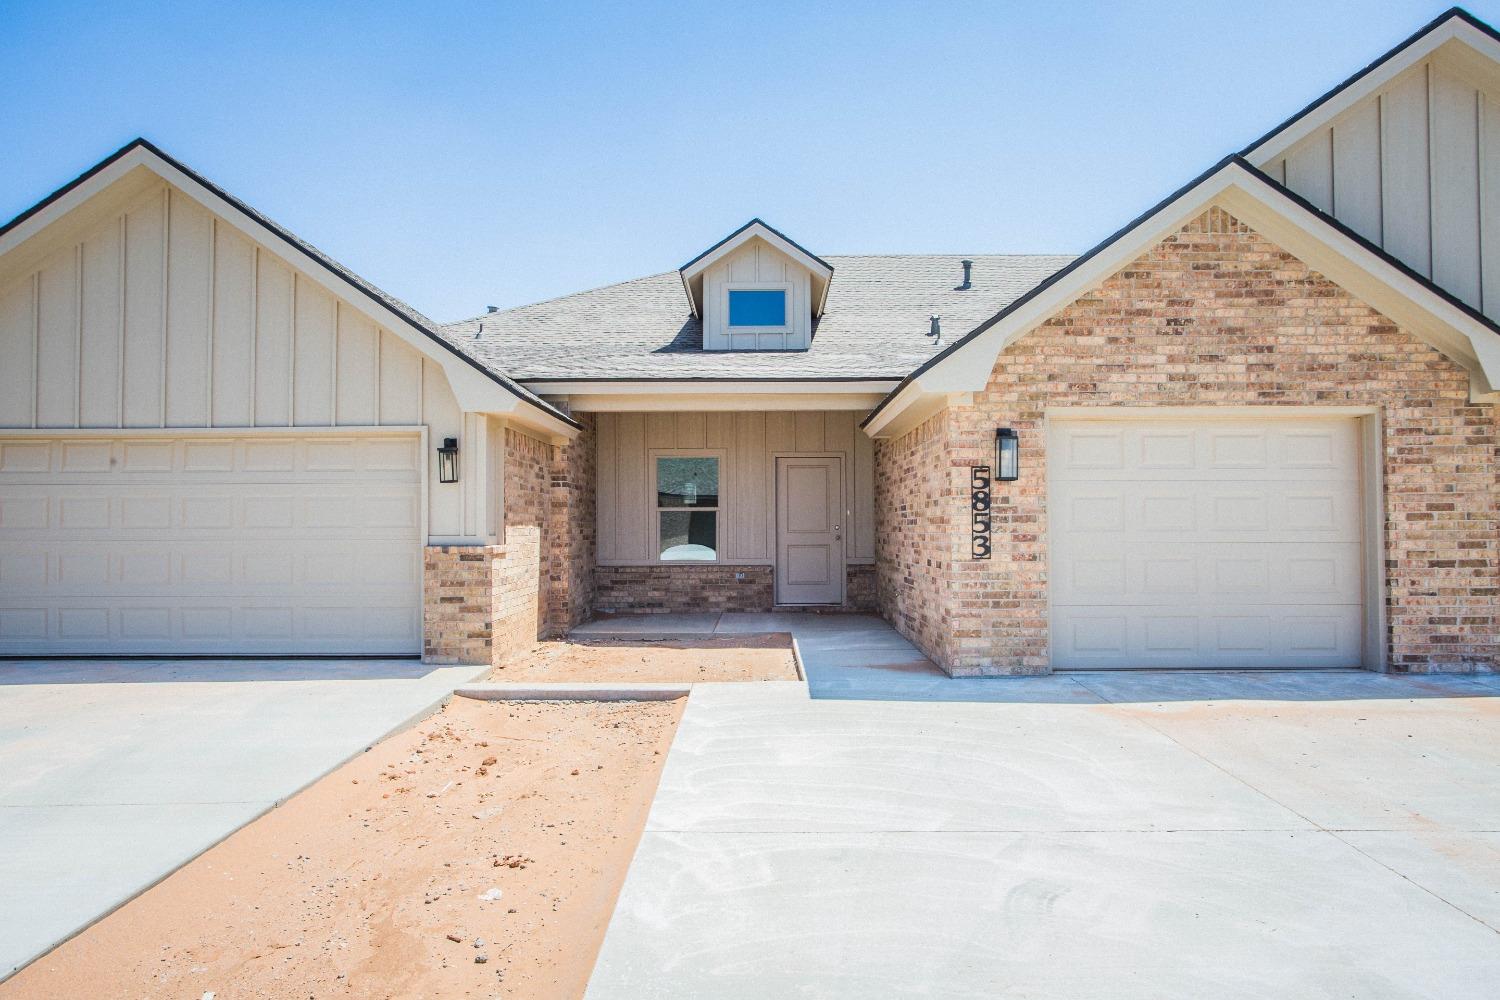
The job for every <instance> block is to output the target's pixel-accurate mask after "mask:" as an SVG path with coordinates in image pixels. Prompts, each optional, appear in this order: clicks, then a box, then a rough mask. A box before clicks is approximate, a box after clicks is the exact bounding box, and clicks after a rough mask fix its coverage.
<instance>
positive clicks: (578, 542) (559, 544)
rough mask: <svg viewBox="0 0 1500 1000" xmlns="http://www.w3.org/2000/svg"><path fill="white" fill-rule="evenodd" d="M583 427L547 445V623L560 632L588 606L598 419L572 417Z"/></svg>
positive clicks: (591, 595) (591, 590) (586, 613)
mask: <svg viewBox="0 0 1500 1000" xmlns="http://www.w3.org/2000/svg"><path fill="white" fill-rule="evenodd" d="M576 419H577V420H578V422H579V423H581V424H583V431H582V432H581V433H580V434H579V435H578V437H577V438H576V439H575V440H573V441H572V442H570V443H569V444H567V445H565V446H561V447H555V448H554V449H553V460H552V474H551V497H550V501H549V503H550V507H549V512H548V516H549V529H548V530H549V532H550V537H551V539H552V540H553V544H552V547H551V549H550V552H549V555H548V559H547V573H548V585H549V587H550V588H551V589H550V594H549V597H548V601H547V626H548V631H549V632H550V633H551V634H553V635H565V634H567V631H568V630H569V629H571V628H572V627H573V626H575V625H577V624H579V623H580V622H583V621H585V620H587V618H588V617H589V615H590V614H591V613H592V608H593V605H594V562H595V559H596V555H597V551H596V550H597V546H596V533H597V531H598V514H597V508H596V503H597V500H596V496H597V491H596V486H595V481H596V479H597V471H598V445H597V441H598V437H597V432H596V428H597V426H598V422H597V420H596V418H595V416H594V414H592V413H580V414H577V415H576Z"/></svg>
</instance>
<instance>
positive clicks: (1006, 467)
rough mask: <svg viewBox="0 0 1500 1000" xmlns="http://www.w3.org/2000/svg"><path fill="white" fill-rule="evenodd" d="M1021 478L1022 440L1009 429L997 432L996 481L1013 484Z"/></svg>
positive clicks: (1005, 428) (1001, 429) (1003, 428)
mask: <svg viewBox="0 0 1500 1000" xmlns="http://www.w3.org/2000/svg"><path fill="white" fill-rule="evenodd" d="M1020 478H1021V439H1020V438H1018V437H1016V432H1015V431H1013V430H1011V429H1010V428H1009V427H1001V428H999V429H997V430H996V431H995V479H996V481H997V482H1002V483H1013V482H1015V481H1016V480H1017V479H1020Z"/></svg>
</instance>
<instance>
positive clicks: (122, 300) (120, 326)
mask: <svg viewBox="0 0 1500 1000" xmlns="http://www.w3.org/2000/svg"><path fill="white" fill-rule="evenodd" d="M129 218H130V217H129V216H128V215H127V214H126V213H124V212H121V213H120V254H119V256H118V257H117V258H116V260H117V262H118V264H119V269H118V274H119V280H120V287H119V293H120V294H119V307H120V312H119V317H118V320H119V321H118V322H117V323H116V324H115V328H116V329H117V330H118V332H119V338H120V339H119V343H118V344H117V345H116V346H118V347H119V349H120V353H119V359H118V364H117V366H116V371H115V374H116V375H117V376H118V378H117V379H116V387H115V426H116V427H124V426H125V307H126V304H127V301H128V300H127V298H126V288H125V275H126V267H125V255H126V254H127V253H128V252H129V246H130V243H129V238H130V228H129Z"/></svg>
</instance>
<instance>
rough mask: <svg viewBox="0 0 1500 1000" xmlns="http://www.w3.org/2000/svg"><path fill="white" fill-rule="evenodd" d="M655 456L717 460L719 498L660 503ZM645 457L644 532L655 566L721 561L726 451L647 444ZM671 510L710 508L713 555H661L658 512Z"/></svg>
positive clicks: (726, 463) (727, 460)
mask: <svg viewBox="0 0 1500 1000" xmlns="http://www.w3.org/2000/svg"><path fill="white" fill-rule="evenodd" d="M658 458H712V459H716V460H717V461H718V463H719V502H718V503H717V504H715V505H714V506H712V507H662V506H661V505H660V504H659V503H658V502H657V499H656V498H657V496H658V490H657V488H656V460H657V459H658ZM646 461H647V462H648V463H649V464H650V466H651V494H650V497H651V502H650V503H649V504H648V505H647V508H646V509H647V515H646V516H647V517H649V518H650V520H651V523H650V524H649V525H648V526H647V535H648V537H649V538H650V540H651V550H650V551H651V559H650V562H651V563H652V564H653V565H658V566H713V565H715V564H716V563H722V562H723V561H724V537H725V532H724V512H725V509H724V498H725V496H726V495H727V493H728V491H729V480H728V472H729V452H728V450H727V449H724V448H649V449H647V451H646ZM664 510H665V511H674V510H686V511H693V510H711V511H713V512H714V513H715V514H716V515H717V516H716V517H715V518H714V557H713V558H712V559H663V558H662V557H661V514H662V511H664Z"/></svg>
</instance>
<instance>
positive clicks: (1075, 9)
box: [0, 0, 1500, 320]
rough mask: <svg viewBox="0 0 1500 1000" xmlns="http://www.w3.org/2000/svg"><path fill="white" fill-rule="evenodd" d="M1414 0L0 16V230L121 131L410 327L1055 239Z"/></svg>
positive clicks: (1157, 181) (1128, 195) (1311, 74)
mask: <svg viewBox="0 0 1500 1000" xmlns="http://www.w3.org/2000/svg"><path fill="white" fill-rule="evenodd" d="M1443 9H1444V8H1443V7H1442V6H1441V5H1439V4H1435V3H1418V2H1407V0H1388V2H1382V3H1352V2H1328V3H1318V2H1308V0H1301V2H1290V0H1261V2H1257V3H1254V4H1248V3H1220V2H1205V0H1198V2H1186V3H1178V2H1139V3H1069V4H1063V3H1044V2H1035V3H964V2H943V3H932V4H924V3H881V2H865V3H859V4H852V3H851V4H832V3H815V2H802V3H782V2H779V0H757V2H755V3H751V4H733V5H731V4H719V3H693V4H656V3H650V2H641V0H632V2H626V3H609V4H604V3H599V4H581V3H566V2H556V3H543V2H533V3H526V4H520V3H461V2H453V3H403V4H393V3H379V2H362V3H335V2H297V3H243V4H234V5H230V4H224V5H220V4H203V3H194V4H172V3H150V4H135V3H131V2H122V0H110V2H107V3H106V2H94V3H69V2H60V0H48V2H27V3H22V2H17V0H0V93H3V94H4V95H5V100H4V110H3V112H0V217H3V218H10V217H11V216H12V215H14V214H16V213H17V212H19V211H21V210H23V209H24V208H26V207H27V206H29V205H30V204H32V203H33V202H35V201H36V200H38V199H39V198H41V197H42V196H44V195H45V194H47V193H48V192H50V191H51V190H53V189H54V188H56V187H58V186H59V185H60V184H62V183H63V182H65V181H67V180H69V179H71V178H72V177H74V176H76V175H77V174H78V173H80V172H81V171H82V170H84V169H85V168H87V167H88V166H90V165H92V164H93V163H94V162H96V161H97V160H99V159H101V158H103V157H104V156H105V155H106V154H108V153H110V152H112V151H113V150H114V149H116V148H118V147H119V146H121V145H123V144H125V143H126V142H127V141H129V140H130V139H131V138H133V137H135V136H136V135H144V136H146V137H147V138H150V139H152V140H153V141H155V142H156V143H157V144H158V145H160V146H162V147H163V148H164V149H165V150H166V151H167V152H169V153H171V154H173V155H174V156H176V157H178V158H179V159H181V160H183V161H185V162H186V163H187V164H188V165H189V166H191V167H193V168H194V169H196V170H198V171H199V172H200V173H202V174H204V175H205V176H207V177H209V178H210V179H212V180H214V181H216V182H217V183H219V184H220V185H221V186H223V187H224V188H226V189H227V190H229V191H231V192H233V193H234V194H236V195H238V196H239V197H240V198H242V199H243V200H245V201H247V202H249V203H250V204H251V205H254V206H255V207H256V208H258V209H260V210H261V211H263V212H265V213H266V214H268V215H270V216H271V217H272V218H275V219H276V220H277V221H279V222H281V223H282V224H283V225H286V226H287V227H289V228H290V229H292V230H293V231H295V232H296V233H298V234H299V235H301V236H303V237H304V238H306V239H308V240H310V241H311V242H313V243H315V244H317V245H318V246H320V247H322V248H323V249H324V250H326V251H328V252H329V253H331V254H332V255H333V256H335V257H337V258H338V259H339V260H341V261H343V262H344V263H345V264H347V265H348V266H350V267H352V268H353V269H354V270H355V271H357V272H358V273H360V274H362V275H363V276H365V277H366V278H368V279H369V280H371V281H373V282H375V283H376V284H377V285H380V286H381V287H382V288H384V289H386V290H387V291H389V292H391V293H392V294H394V295H397V296H400V297H401V298H404V299H406V300H408V301H410V302H411V303H412V304H414V305H415V306H417V307H418V308H419V309H421V310H423V311H424V312H426V313H428V314H429V315H431V316H433V317H435V318H437V319H440V320H450V319H458V318H461V317H465V316H471V315H474V314H476V313H479V312H481V311H482V310H483V308H484V306H486V305H489V304H493V305H499V306H509V305H517V304H520V303H523V302H529V301H533V300H536V299H542V298H548V297H551V296H554V295H561V294H566V293H568V292H571V291H577V290H581V289H584V288H589V287H594V286H597V285H602V284H608V283H610V282H613V281H620V280H624V279H626V278H631V277H637V276H640V275H643V274H651V273H656V272H659V271H665V270H670V269H672V268H675V267H677V266H678V265H679V264H681V263H682V262H683V261H685V260H687V259H689V258H690V257H692V256H694V255H695V254H696V253H697V252H698V251H700V250H702V249H703V248H705V247H706V246H708V245H710V244H711V243H713V242H714V241H716V240H717V239H718V238H719V237H721V236H723V235H724V234H725V233H727V232H729V231H730V230H732V229H734V228H735V227H737V226H738V225H740V224H741V223H742V222H744V221H745V220H746V219H748V218H750V217H751V216H755V215H759V216H761V217H762V218H764V219H766V220H767V221H768V222H770V223H771V224H772V225H775V226H777V227H779V228H781V229H782V230H783V231H785V232H786V233H788V234H789V235H790V236H792V237H793V238H794V239H796V240H798V241H799V242H801V243H803V245H805V246H807V247H808V248H809V249H811V250H812V251H814V252H815V253H828V254H838V253H900V252H932V253H970V252H972V253H1004V252H1077V251H1081V250H1084V249H1086V248H1088V247H1089V246H1090V245H1092V244H1093V243H1095V242H1097V241H1098V240H1100V239H1102V238H1103V237H1104V236H1106V235H1108V234H1109V233H1110V232H1113V231H1114V230H1115V229H1116V228H1118V227H1119V226H1120V225H1121V224H1122V223H1124V222H1126V221H1127V220H1129V219H1130V218H1131V217H1133V216H1134V215H1135V214H1137V213H1138V212H1139V211H1141V210H1142V209H1144V208H1146V207H1147V206H1148V205H1150V204H1151V203H1152V202H1154V201H1156V200H1157V199H1159V198H1160V197H1162V196H1163V195H1165V194H1167V193H1168V192H1170V191H1171V190H1172V189H1174V188H1175V187H1177V186H1178V185H1180V184H1181V183H1183V182H1184V181H1186V180H1188V179H1189V178H1191V177H1192V176H1193V175H1195V174H1197V173H1198V172H1200V171H1201V170H1202V169H1204V168H1205V167H1207V166H1208V165H1209V164H1211V163H1212V162H1214V161H1215V160H1217V159H1218V158H1219V157H1221V156H1223V155H1224V154H1226V153H1228V152H1231V151H1233V150H1235V149H1237V148H1239V147H1241V146H1243V145H1244V144H1246V143H1247V142H1248V141H1249V140H1251V139H1253V138H1255V137H1256V136H1258V135H1259V134H1260V133H1262V132H1263V131H1265V130H1266V129H1268V128H1270V127H1271V126H1273V125H1275V124H1276V123H1277V122H1279V121H1280V120H1281V119H1283V118H1285V117H1286V116H1288V115H1290V114H1291V113H1292V112H1294V111H1296V110H1298V109H1299V108H1301V107H1302V106H1303V105H1305V104H1306V103H1308V102H1309V101H1311V100H1312V99H1313V98H1314V97H1317V96H1318V95H1319V94H1321V93H1322V92H1323V91H1325V90H1326V89H1328V88H1329V87H1330V86H1332V85H1333V84H1335V83H1337V82H1339V81H1340V80H1342V79H1343V78H1344V77H1346V76H1348V75H1349V74H1351V73H1352V72H1354V71H1355V70H1357V69H1359V68H1360V67H1362V66H1363V65H1365V64H1366V63H1367V62H1369V61H1370V60H1372V59H1374V58H1375V57H1376V56H1378V55H1379V54H1380V53H1382V52H1384V51H1385V50H1386V49H1387V48H1389V47H1390V46H1392V45H1394V44H1395V43H1397V42H1398V41H1400V40H1401V39H1403V38H1405V37H1406V36H1407V35H1408V34H1410V33H1411V32H1413V31H1415V30H1416V29H1417V28H1418V27H1420V26H1421V25H1423V24H1425V23H1426V22H1427V21H1428V20H1430V19H1431V18H1433V17H1434V16H1436V15H1437V14H1439V13H1440V12H1441V11H1442V10H1443ZM1469 10H1471V11H1472V12H1473V13H1475V14H1476V15H1478V16H1479V17H1481V18H1485V19H1486V20H1489V21H1491V22H1496V21H1497V19H1500V0H1496V2H1494V3H1475V4H1471V5H1469Z"/></svg>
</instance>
